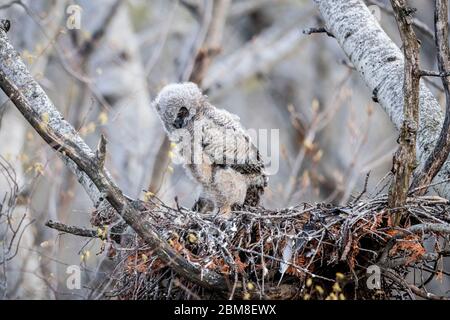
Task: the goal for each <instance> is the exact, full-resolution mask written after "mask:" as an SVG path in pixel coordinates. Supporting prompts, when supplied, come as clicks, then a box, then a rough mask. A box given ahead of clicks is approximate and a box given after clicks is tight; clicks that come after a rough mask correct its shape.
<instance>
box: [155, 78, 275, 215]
mask: <svg viewBox="0 0 450 320" xmlns="http://www.w3.org/2000/svg"><path fill="white" fill-rule="evenodd" d="M154 107H155V108H156V111H157V112H158V114H159V116H160V118H161V121H162V123H163V125H164V128H165V130H166V132H167V134H168V136H169V139H170V140H171V141H172V142H174V143H176V144H177V146H178V151H179V153H180V155H181V157H182V159H183V164H184V167H185V169H186V171H187V172H188V174H189V175H190V176H191V177H192V178H193V179H194V180H195V181H196V182H198V183H199V184H200V185H201V186H202V194H201V196H200V198H199V200H198V201H197V203H196V205H194V209H195V210H199V211H206V210H212V209H213V208H215V209H216V210H219V212H221V213H222V214H225V215H228V214H229V213H230V211H231V210H236V209H238V208H240V207H242V206H243V205H248V206H257V205H258V204H259V203H260V198H261V196H262V194H263V193H264V188H265V187H266V186H267V180H268V179H267V176H266V174H265V172H264V163H263V161H262V159H261V157H260V154H259V152H258V149H257V148H256V147H255V145H253V144H252V142H251V141H250V137H249V135H248V134H247V133H246V132H245V131H244V128H243V127H242V126H241V124H240V123H239V118H238V117H237V116H236V115H233V114H231V113H229V112H227V111H225V110H222V109H217V108H216V107H214V106H213V105H211V104H210V103H209V102H208V100H207V97H206V96H204V95H203V94H202V92H201V91H200V89H199V88H198V87H197V85H196V84H194V83H191V82H188V83H179V84H170V85H167V86H165V87H164V88H163V89H162V90H161V91H160V93H159V94H158V96H157V97H156V99H155V101H154Z"/></svg>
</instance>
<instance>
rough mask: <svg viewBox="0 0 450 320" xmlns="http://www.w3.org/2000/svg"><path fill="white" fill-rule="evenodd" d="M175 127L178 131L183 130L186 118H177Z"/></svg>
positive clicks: (174, 123)
mask: <svg viewBox="0 0 450 320" xmlns="http://www.w3.org/2000/svg"><path fill="white" fill-rule="evenodd" d="M173 126H174V127H175V128H176V129H181V128H183V127H184V118H182V117H177V118H176V119H175V121H174V122H173Z"/></svg>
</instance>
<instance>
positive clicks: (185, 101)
mask: <svg viewBox="0 0 450 320" xmlns="http://www.w3.org/2000/svg"><path fill="white" fill-rule="evenodd" d="M204 102H205V97H204V96H203V94H202V92H201V91H200V89H199V88H198V86H197V85H196V84H195V83H192V82H184V83H175V84H169V85H167V86H165V87H164V88H162V90H161V91H160V92H159V94H158V96H157V97H156V99H155V101H154V102H153V105H154V107H155V109H156V111H157V112H158V114H159V116H160V118H161V120H162V122H163V124H164V126H165V128H166V130H167V131H168V132H169V133H170V132H173V131H175V130H177V129H182V128H184V127H185V126H186V125H187V124H188V123H189V121H190V120H191V119H192V118H193V117H194V116H195V115H196V114H197V112H198V111H199V108H201V106H202V105H203V104H204Z"/></svg>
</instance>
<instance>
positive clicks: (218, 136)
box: [203, 109, 264, 175]
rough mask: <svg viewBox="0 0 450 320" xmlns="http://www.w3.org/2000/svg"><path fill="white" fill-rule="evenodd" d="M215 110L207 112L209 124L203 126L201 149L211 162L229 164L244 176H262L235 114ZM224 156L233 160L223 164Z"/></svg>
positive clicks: (259, 161)
mask: <svg viewBox="0 0 450 320" xmlns="http://www.w3.org/2000/svg"><path fill="white" fill-rule="evenodd" d="M215 111H216V112H214V113H213V114H210V115H209V117H210V121H211V125H210V126H206V127H205V130H204V136H203V138H204V145H203V150H204V152H205V154H206V155H207V156H208V157H209V159H210V161H211V163H212V164H216V165H225V166H229V167H230V168H232V169H233V170H235V171H237V172H239V173H241V174H244V175H264V163H263V161H262V159H261V155H260V153H259V151H258V149H257V148H256V146H255V145H254V144H253V143H252V142H251V141H250V137H249V136H248V135H247V134H246V133H245V131H244V129H243V128H242V126H241V125H240V123H239V122H238V120H239V117H237V116H235V115H233V114H231V113H229V112H227V111H225V110H221V109H216V110H215ZM227 141H236V143H227ZM222 150H223V151H222ZM221 151H222V152H221ZM226 159H234V160H235V161H233V162H231V163H227V162H226V161H225V160H226Z"/></svg>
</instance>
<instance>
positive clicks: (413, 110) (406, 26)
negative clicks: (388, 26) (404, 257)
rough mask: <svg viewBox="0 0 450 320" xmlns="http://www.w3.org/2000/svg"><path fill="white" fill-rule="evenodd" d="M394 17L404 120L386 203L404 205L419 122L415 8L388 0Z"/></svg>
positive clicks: (397, 218)
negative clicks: (401, 63)
mask: <svg viewBox="0 0 450 320" xmlns="http://www.w3.org/2000/svg"><path fill="white" fill-rule="evenodd" d="M391 4H392V8H393V9H394V13H395V18H396V20H397V24H398V29H399V31H400V37H401V39H402V42H403V51H404V56H405V66H404V78H403V95H404V96H403V123H402V127H401V128H400V137H399V144H400V146H399V148H398V150H397V152H396V153H395V155H394V159H393V167H392V172H393V174H394V181H393V182H392V185H391V188H390V190H389V206H390V207H391V208H401V207H403V206H404V205H405V203H406V199H407V197H408V190H409V184H410V178H411V175H412V173H413V171H414V169H415V167H416V133H417V128H418V126H419V92H420V89H419V85H420V68H419V42H418V41H417V37H416V34H415V32H414V29H413V27H412V22H413V18H412V14H413V13H414V10H413V9H411V8H408V7H407V3H406V0H391ZM404 212H405V211H404V210H398V211H396V212H395V213H394V217H393V218H394V220H393V223H394V225H398V224H399V223H400V219H401V218H402V215H403V214H404Z"/></svg>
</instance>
